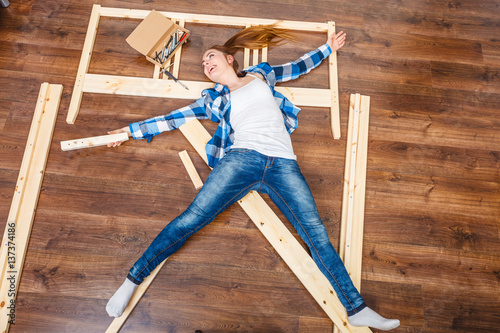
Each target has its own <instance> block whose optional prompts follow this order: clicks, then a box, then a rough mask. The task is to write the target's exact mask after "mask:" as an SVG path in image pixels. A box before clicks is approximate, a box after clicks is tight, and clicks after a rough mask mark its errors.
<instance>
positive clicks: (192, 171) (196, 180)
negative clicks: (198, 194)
mask: <svg viewBox="0 0 500 333" xmlns="http://www.w3.org/2000/svg"><path fill="white" fill-rule="evenodd" d="M179 157H180V158H181V160H182V163H183V164H184V167H185V168H186V170H187V172H188V175H189V178H191V181H192V182H193V185H194V187H195V188H196V189H197V190H199V189H200V188H201V187H202V186H203V182H202V180H201V178H200V175H199V174H198V172H196V168H195V167H194V164H193V161H191V158H190V157H189V155H188V153H187V151H185V150H183V151H181V152H179Z"/></svg>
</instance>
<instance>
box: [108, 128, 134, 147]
mask: <svg viewBox="0 0 500 333" xmlns="http://www.w3.org/2000/svg"><path fill="white" fill-rule="evenodd" d="M118 133H127V134H128V136H129V137H130V136H132V133H130V128H129V127H128V126H125V127H122V128H119V129H116V130H114V131H109V132H108V134H118ZM122 143H123V141H116V142H111V143H108V147H118V146H119V145H121V144H122Z"/></svg>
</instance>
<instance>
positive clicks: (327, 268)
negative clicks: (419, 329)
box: [261, 158, 399, 329]
mask: <svg viewBox="0 0 500 333" xmlns="http://www.w3.org/2000/svg"><path fill="white" fill-rule="evenodd" d="M270 159H273V158H270ZM269 164H271V163H269V162H268V165H269ZM261 190H262V192H264V193H267V194H268V195H269V196H270V198H271V199H272V200H273V202H274V203H275V204H276V205H277V206H278V208H279V209H280V210H281V211H282V212H283V214H284V215H285V216H286V218H287V219H288V220H289V221H290V222H291V223H292V225H293V226H294V228H295V229H296V230H297V232H298V234H299V236H300V237H301V238H302V239H303V240H304V242H305V243H306V244H307V246H308V247H309V250H310V251H311V255H312V257H313V260H314V261H315V262H316V264H317V265H318V268H319V269H320V270H321V272H322V273H323V274H324V275H325V276H326V278H327V279H328V280H329V281H330V283H331V284H332V286H333V288H334V289H335V292H336V293H337V296H338V298H339V300H340V301H341V303H342V305H344V307H345V308H346V310H347V314H348V316H350V322H351V324H353V325H357V324H359V325H357V326H371V327H375V328H378V329H392V328H395V327H397V326H398V325H399V321H397V320H396V321H394V320H393V321H391V320H387V319H385V318H383V317H380V316H378V314H376V313H375V312H373V311H372V310H371V309H369V308H367V307H366V304H365V303H364V301H363V298H362V297H361V295H360V294H359V292H358V290H357V289H356V288H355V287H354V285H353V283H352V280H351V278H350V276H349V274H348V273H347V270H346V269H345V266H344V264H343V262H342V261H341V259H340V257H339V255H338V253H337V251H335V249H334V248H333V246H332V244H331V242H330V240H329V238H328V233H327V231H326V228H325V226H324V225H323V222H322V221H321V219H320V217H319V214H318V211H317V208H316V203H315V202H314V199H313V196H312V194H311V190H310V189H309V186H308V185H307V182H306V180H305V178H304V177H303V175H302V173H301V172H300V169H299V166H298V164H297V163H296V161H294V160H289V159H281V158H274V159H273V160H272V165H271V167H270V168H269V169H268V170H267V171H266V174H265V177H264V185H263V187H262V189H261ZM356 314H358V316H357V317H353V316H354V315H356ZM364 314H365V315H364ZM377 316H378V317H377ZM368 317H369V319H370V320H365V319H366V318H368ZM352 318H354V319H355V320H351V319H352ZM359 318H361V320H359Z"/></svg>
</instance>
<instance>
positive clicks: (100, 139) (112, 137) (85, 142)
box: [61, 133, 128, 151]
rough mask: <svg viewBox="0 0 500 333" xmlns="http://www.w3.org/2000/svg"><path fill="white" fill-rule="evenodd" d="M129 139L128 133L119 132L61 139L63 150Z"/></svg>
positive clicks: (97, 145) (98, 145) (103, 144)
mask: <svg viewBox="0 0 500 333" xmlns="http://www.w3.org/2000/svg"><path fill="white" fill-rule="evenodd" d="M127 140H128V133H118V134H109V135H101V136H93V137H90V138H81V139H73V140H67V141H61V150H63V151H68V150H75V149H83V148H92V147H100V146H105V145H107V144H109V143H113V142H117V141H127Z"/></svg>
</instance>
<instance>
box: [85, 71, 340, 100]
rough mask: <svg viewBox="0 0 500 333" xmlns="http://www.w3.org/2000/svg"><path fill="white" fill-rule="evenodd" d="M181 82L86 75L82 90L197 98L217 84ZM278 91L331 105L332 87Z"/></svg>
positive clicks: (287, 88)
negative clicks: (182, 85) (180, 83)
mask: <svg viewBox="0 0 500 333" xmlns="http://www.w3.org/2000/svg"><path fill="white" fill-rule="evenodd" d="M182 83H183V84H185V85H186V86H187V87H188V88H189V90H186V89H184V88H182V87H181V86H180V85H179V84H177V83H175V82H173V81H172V80H161V79H154V78H140V77H127V76H115V75H101V74H87V75H86V77H85V84H84V86H83V92H89V93H100V94H113V95H125V96H143V97H163V98H180V99H192V100H195V99H198V98H200V96H201V92H202V91H203V89H208V88H212V87H213V86H214V84H213V83H210V82H201V81H186V80H182ZM276 90H277V91H279V92H281V93H282V94H283V95H284V96H286V97H287V98H288V99H289V100H290V101H291V102H292V103H294V104H296V105H299V106H314V107H330V106H331V104H330V90H329V89H315V88H292V87H276Z"/></svg>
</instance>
